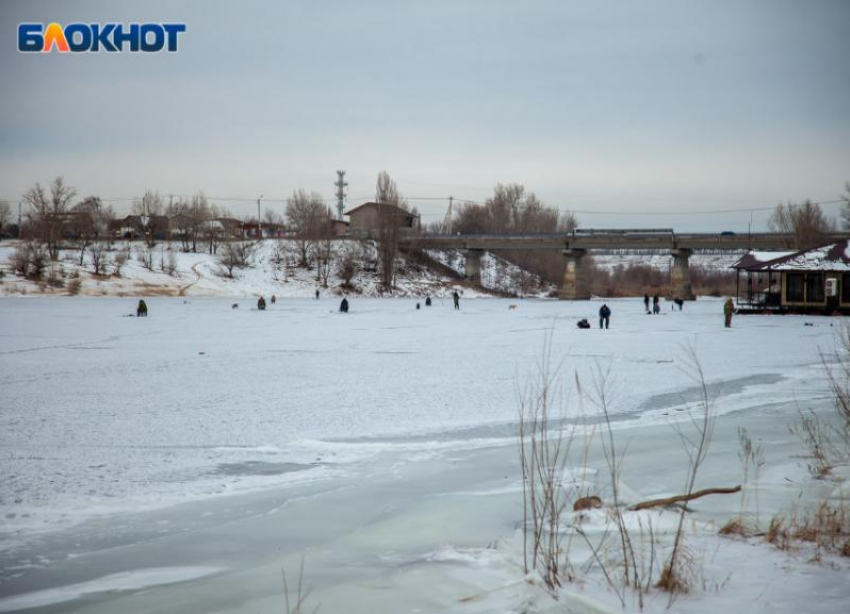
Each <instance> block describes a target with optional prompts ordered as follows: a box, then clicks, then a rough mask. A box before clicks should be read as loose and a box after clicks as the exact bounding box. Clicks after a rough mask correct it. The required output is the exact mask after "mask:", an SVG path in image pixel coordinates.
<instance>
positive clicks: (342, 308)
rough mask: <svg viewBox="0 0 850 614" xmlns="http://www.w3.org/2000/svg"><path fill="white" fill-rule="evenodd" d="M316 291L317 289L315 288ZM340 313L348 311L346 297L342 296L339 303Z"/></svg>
mask: <svg viewBox="0 0 850 614" xmlns="http://www.w3.org/2000/svg"><path fill="white" fill-rule="evenodd" d="M316 292H318V290H316ZM339 311H340V313H348V299H347V298H343V299H342V302H341V303H340V304H339Z"/></svg>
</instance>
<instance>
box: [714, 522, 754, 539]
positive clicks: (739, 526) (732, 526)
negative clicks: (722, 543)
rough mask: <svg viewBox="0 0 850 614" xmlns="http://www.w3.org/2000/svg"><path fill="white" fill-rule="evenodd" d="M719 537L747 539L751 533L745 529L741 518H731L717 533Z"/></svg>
mask: <svg viewBox="0 0 850 614" xmlns="http://www.w3.org/2000/svg"><path fill="white" fill-rule="evenodd" d="M719 533H720V535H737V536H739V537H749V536H750V535H752V531H751V530H750V529H749V527H747V525H746V524H745V523H744V521H743V520H742V519H741V518H733V519H732V520H730V521H729V522H727V523H726V524H724V525H723V526H722V527H721V528H720V531H719Z"/></svg>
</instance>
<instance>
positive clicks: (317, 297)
mask: <svg viewBox="0 0 850 614" xmlns="http://www.w3.org/2000/svg"><path fill="white" fill-rule="evenodd" d="M316 300H317V301H318V300H319V289H318V288H316Z"/></svg>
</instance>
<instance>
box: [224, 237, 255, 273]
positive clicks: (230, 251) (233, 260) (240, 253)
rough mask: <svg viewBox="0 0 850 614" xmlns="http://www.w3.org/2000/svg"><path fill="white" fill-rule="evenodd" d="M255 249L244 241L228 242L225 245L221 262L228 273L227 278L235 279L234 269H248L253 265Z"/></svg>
mask: <svg viewBox="0 0 850 614" xmlns="http://www.w3.org/2000/svg"><path fill="white" fill-rule="evenodd" d="M252 255H253V249H252V246H251V244H250V243H246V242H244V241H227V242H226V243H225V244H224V249H223V250H222V253H221V256H219V262H220V263H221V265H222V266H223V267H224V268H225V270H226V271H227V276H228V277H230V278H231V279H232V278H233V269H241V268H245V267H247V266H248V265H249V264H250V263H251V257H252Z"/></svg>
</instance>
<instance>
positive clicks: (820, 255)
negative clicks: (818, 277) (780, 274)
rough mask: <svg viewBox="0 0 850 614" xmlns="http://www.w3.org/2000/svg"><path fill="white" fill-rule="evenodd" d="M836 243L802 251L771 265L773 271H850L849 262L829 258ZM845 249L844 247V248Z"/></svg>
mask: <svg viewBox="0 0 850 614" xmlns="http://www.w3.org/2000/svg"><path fill="white" fill-rule="evenodd" d="M836 246H837V244H835V243H832V244H830V245H824V246H823V247H819V248H817V249H812V250H809V251H806V252H803V253H802V254H800V255H799V256H797V257H796V258H791V259H790V260H786V261H785V262H782V263H781V264H778V265H776V266H774V267H771V268H772V269H773V270H774V271H850V262H846V261H843V260H837V259H834V258H829V254H830V252H831V251H833V250H834V249H835V248H836ZM845 251H846V248H845Z"/></svg>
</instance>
